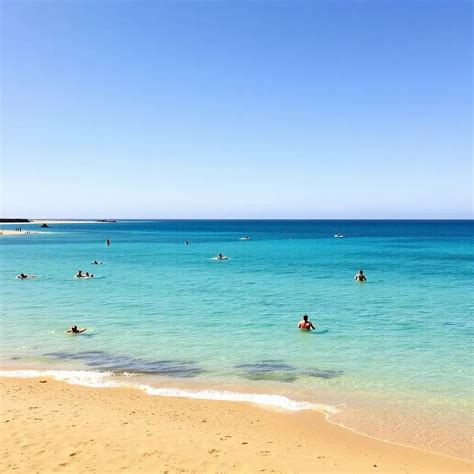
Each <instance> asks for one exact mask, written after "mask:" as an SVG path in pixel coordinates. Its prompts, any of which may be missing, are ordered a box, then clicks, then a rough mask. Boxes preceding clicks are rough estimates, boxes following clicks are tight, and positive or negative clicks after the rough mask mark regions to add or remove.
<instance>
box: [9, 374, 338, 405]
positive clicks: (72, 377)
mask: <svg viewBox="0 0 474 474" xmlns="http://www.w3.org/2000/svg"><path fill="white" fill-rule="evenodd" d="M123 375H126V374H123ZM0 377H10V378H37V377H51V378H53V379H55V380H58V381H61V382H67V383H69V384H73V385H83V386H85V387H94V388H106V387H121V388H135V389H138V390H142V391H143V392H145V393H146V394H148V395H154V396H161V397H181V398H194V399H199V400H221V401H232V402H248V403H254V404H256V405H264V406H269V407H275V408H281V409H283V410H289V411H300V410H320V411H324V412H326V413H337V412H338V410H337V409H336V408H335V407H333V406H331V405H323V404H314V403H309V402H304V401H296V400H291V399H290V398H287V397H285V396H282V395H272V394H264V393H245V392H232V391H227V390H223V391H220V390H186V389H180V388H171V387H161V388H158V387H152V386H151V385H145V384H134V383H127V382H124V381H120V380H113V377H114V374H113V373H112V372H98V371H92V370H0Z"/></svg>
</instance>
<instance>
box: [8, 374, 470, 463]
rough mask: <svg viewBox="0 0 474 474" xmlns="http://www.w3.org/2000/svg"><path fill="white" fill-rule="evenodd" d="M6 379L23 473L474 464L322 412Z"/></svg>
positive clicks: (15, 455) (12, 455)
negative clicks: (347, 423) (347, 424)
mask: <svg viewBox="0 0 474 474" xmlns="http://www.w3.org/2000/svg"><path fill="white" fill-rule="evenodd" d="M0 386H1V389H2V404H1V405H2V406H1V410H2V412H3V413H2V418H3V420H2V421H3V424H2V426H3V427H4V428H3V429H4V433H6V434H7V435H8V436H6V441H5V443H4V445H3V449H4V454H3V456H2V461H0V463H2V464H3V467H4V468H7V469H11V468H13V467H15V466H16V467H18V468H19V470H20V472H28V471H29V472H31V471H32V470H51V469H53V468H55V467H60V468H61V467H63V468H64V469H65V470H68V468H72V469H73V470H82V469H89V468H91V467H92V466H93V467H94V468H96V469H98V470H99V471H102V472H104V470H105V471H109V472H110V470H113V471H114V470H116V469H120V468H122V469H129V470H133V471H137V470H138V471H140V470H142V471H144V472H147V470H154V471H156V469H157V468H158V469H160V468H161V469H164V470H166V469H171V470H174V469H185V470H191V471H194V470H198V471H211V472H215V471H234V472H238V471H245V472H256V471H260V470H262V469H268V470H272V469H274V470H277V471H295V470H296V471H314V469H315V468H316V467H317V468H319V469H323V470H324V471H325V472H331V471H336V470H338V471H341V470H342V471H345V472H368V471H374V472H391V471H392V472H393V471H394V470H408V471H425V472H471V470H472V463H470V462H469V461H465V460H459V459H457V458H452V457H448V456H444V455H440V454H435V453H432V452H429V451H425V450H422V449H418V448H412V447H407V446H403V445H399V444H396V443H391V442H388V441H383V440H378V439H375V438H372V437H370V436H367V435H363V434H359V433H356V432H354V431H352V430H350V429H347V428H344V427H341V426H340V425H338V424H336V423H332V422H330V421H328V420H326V415H325V414H324V413H323V412H320V411H316V410H310V411H308V410H305V411H298V412H294V411H293V412H292V411H283V410H278V409H269V408H264V407H262V406H256V405H254V404H250V403H245V402H235V401H217V400H199V399H189V398H186V399H184V398H181V397H163V396H150V395H148V394H146V393H145V392H143V391H140V390H136V389H133V388H126V387H107V388H105V389H104V388H96V387H95V388H94V387H84V386H80V385H71V384H67V383H65V382H60V381H57V380H53V379H51V378H50V377H44V376H41V377H38V378H31V379H22V378H5V377H2V378H0ZM33 415H34V416H33ZM72 428H73V429H72ZM33 439H34V440H35V441H34V442H31V440H33ZM137 446H139V449H138V450H137ZM304 446H308V449H304ZM83 449H84V450H85V451H87V452H85V451H83ZM117 452H119V453H120V454H118V455H117V454H116V453H117ZM51 453H54V454H51ZM22 470H23V471H22Z"/></svg>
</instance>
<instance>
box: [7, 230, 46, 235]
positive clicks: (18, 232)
mask: <svg viewBox="0 0 474 474" xmlns="http://www.w3.org/2000/svg"><path fill="white" fill-rule="evenodd" d="M48 233H49V232H44V231H43V232H42V231H36V230H11V229H0V235H4V236H16V235H30V234H48Z"/></svg>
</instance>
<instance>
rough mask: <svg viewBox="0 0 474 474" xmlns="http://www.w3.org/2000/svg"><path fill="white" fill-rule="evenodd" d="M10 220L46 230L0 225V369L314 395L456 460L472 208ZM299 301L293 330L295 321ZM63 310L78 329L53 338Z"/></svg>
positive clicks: (360, 425) (308, 404) (375, 430)
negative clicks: (303, 216) (461, 217)
mask: <svg viewBox="0 0 474 474" xmlns="http://www.w3.org/2000/svg"><path fill="white" fill-rule="evenodd" d="M18 226H20V225H17V226H7V225H3V227H4V228H5V229H6V228H14V227H18ZM21 227H22V229H24V230H34V231H40V230H41V231H46V232H45V233H42V234H30V235H21V236H3V237H0V258H1V261H0V309H1V331H0V343H1V349H0V351H1V352H0V358H1V361H2V365H1V367H2V371H1V372H0V374H1V375H4V376H5V375H12V374H13V375H20V376H32V375H39V374H44V373H45V371H51V372H49V373H50V374H53V375H54V376H55V377H56V378H58V379H61V380H67V381H69V382H71V383H82V384H84V385H92V386H109V385H134V386H136V387H137V388H138V389H142V390H146V391H147V392H148V393H150V394H152V395H167V396H188V397H196V398H209V399H212V398H217V399H229V400H244V401H250V402H254V403H260V404H263V405H269V406H271V407H273V409H287V410H303V409H311V408H319V409H323V410H324V411H325V412H326V413H327V416H328V418H329V419H330V420H331V421H334V422H336V423H340V424H342V425H344V426H347V427H349V428H351V429H354V430H356V431H360V432H362V433H365V434H368V435H370V436H375V437H378V438H382V439H387V440H391V441H395V442H399V443H404V444H409V445H414V446H418V447H421V448H425V449H430V450H433V451H437V452H442V453H448V454H451V455H453V453H454V454H455V455H456V456H458V457H462V458H469V457H471V456H472V454H471V450H472V445H471V443H472V442H471V437H472V426H474V425H473V421H474V420H473V416H472V413H473V408H474V407H473V405H474V404H473V391H474V390H473V389H474V377H473V375H474V371H473V349H474V347H473V334H474V330H473V329H474V327H473V326H474V324H473V319H472V309H473V296H472V281H473V276H474V265H473V257H474V249H473V245H472V244H473V227H474V226H473V222H472V221H363V220H359V221H335V220H334V221H333V220H326V221H318V220H308V221H304V220H287V221H286V220H262V221H257V220H248V221H247V220H235V221H234V220H231V221H228V220H150V221H133V220H129V221H118V222H116V223H96V224H82V223H81V224H52V225H51V227H50V228H48V229H40V228H39V225H37V224H22V225H21ZM338 232H339V233H342V234H343V235H344V238H334V235H335V234H336V233H338ZM245 235H248V236H250V240H241V239H240V238H241V237H242V236H245ZM106 239H110V242H111V244H110V246H109V247H107V246H105V244H104V242H105V240H106ZM185 241H188V242H189V245H185ZM218 253H222V254H224V255H226V256H227V257H228V259H227V260H223V261H218V260H213V259H212V257H215V256H216V255H217V254H218ZM94 260H97V261H100V262H103V264H102V265H92V264H91V262H92V261H94ZM360 269H363V270H364V273H365V275H366V277H367V282H366V283H363V284H361V283H357V282H355V281H354V279H353V277H354V275H355V273H356V272H357V271H359V270H360ZM78 270H82V271H83V272H86V271H87V272H92V273H93V274H94V278H92V279H83V280H82V279H76V278H74V275H75V273H76V272H77V271H78ZM22 272H23V273H28V274H34V275H36V278H34V279H28V280H19V279H16V278H15V277H16V275H17V274H19V273H22ZM305 313H307V314H308V315H309V319H310V320H311V321H312V322H313V324H314V325H315V327H316V330H315V331H313V332H311V333H307V332H302V331H299V330H298V329H297V328H296V325H297V323H298V321H299V320H300V319H301V316H302V315H303V314H305ZM73 324H77V325H78V326H79V327H86V328H87V331H86V332H85V333H84V334H82V335H80V336H71V335H67V334H65V332H64V331H65V329H67V328H69V327H70V326H71V325H73Z"/></svg>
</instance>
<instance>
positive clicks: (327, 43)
mask: <svg viewBox="0 0 474 474" xmlns="http://www.w3.org/2000/svg"><path fill="white" fill-rule="evenodd" d="M472 13H473V4H472V3H471V2H470V1H460V0H450V1H448V0H446V1H444V0H436V1H424V0H412V1H403V0H401V1H397V2H395V1H388V0H377V1H375V0H374V1H342V0H333V1H298V0H296V1H291V2H285V1H266V0H261V1H239V2H231V1H217V0H215V1H205V2H204V1H180V0H176V1H151V0H150V1H124V0H116V1H113V0H101V1H90V0H62V1H50V0H37V1H25V0H1V55H2V60H1V131H0V138H1V158H2V160H1V168H0V177H1V188H2V189H1V193H0V211H1V216H2V217H51V218H53V217H55V218H136V219H139V218H156V219H160V218H295V219H304V218H311V219H318V218H320V219H331V218H335V219H343V218H347V219H364V218H368V219H371V218H386V219H390V218H393V219H397V218H414V219H415V218H427V219H432V218H472V217H473V194H472V184H473V167H472V134H473V128H472V124H473V122H472V105H473V104H472V18H473V17H472Z"/></svg>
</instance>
